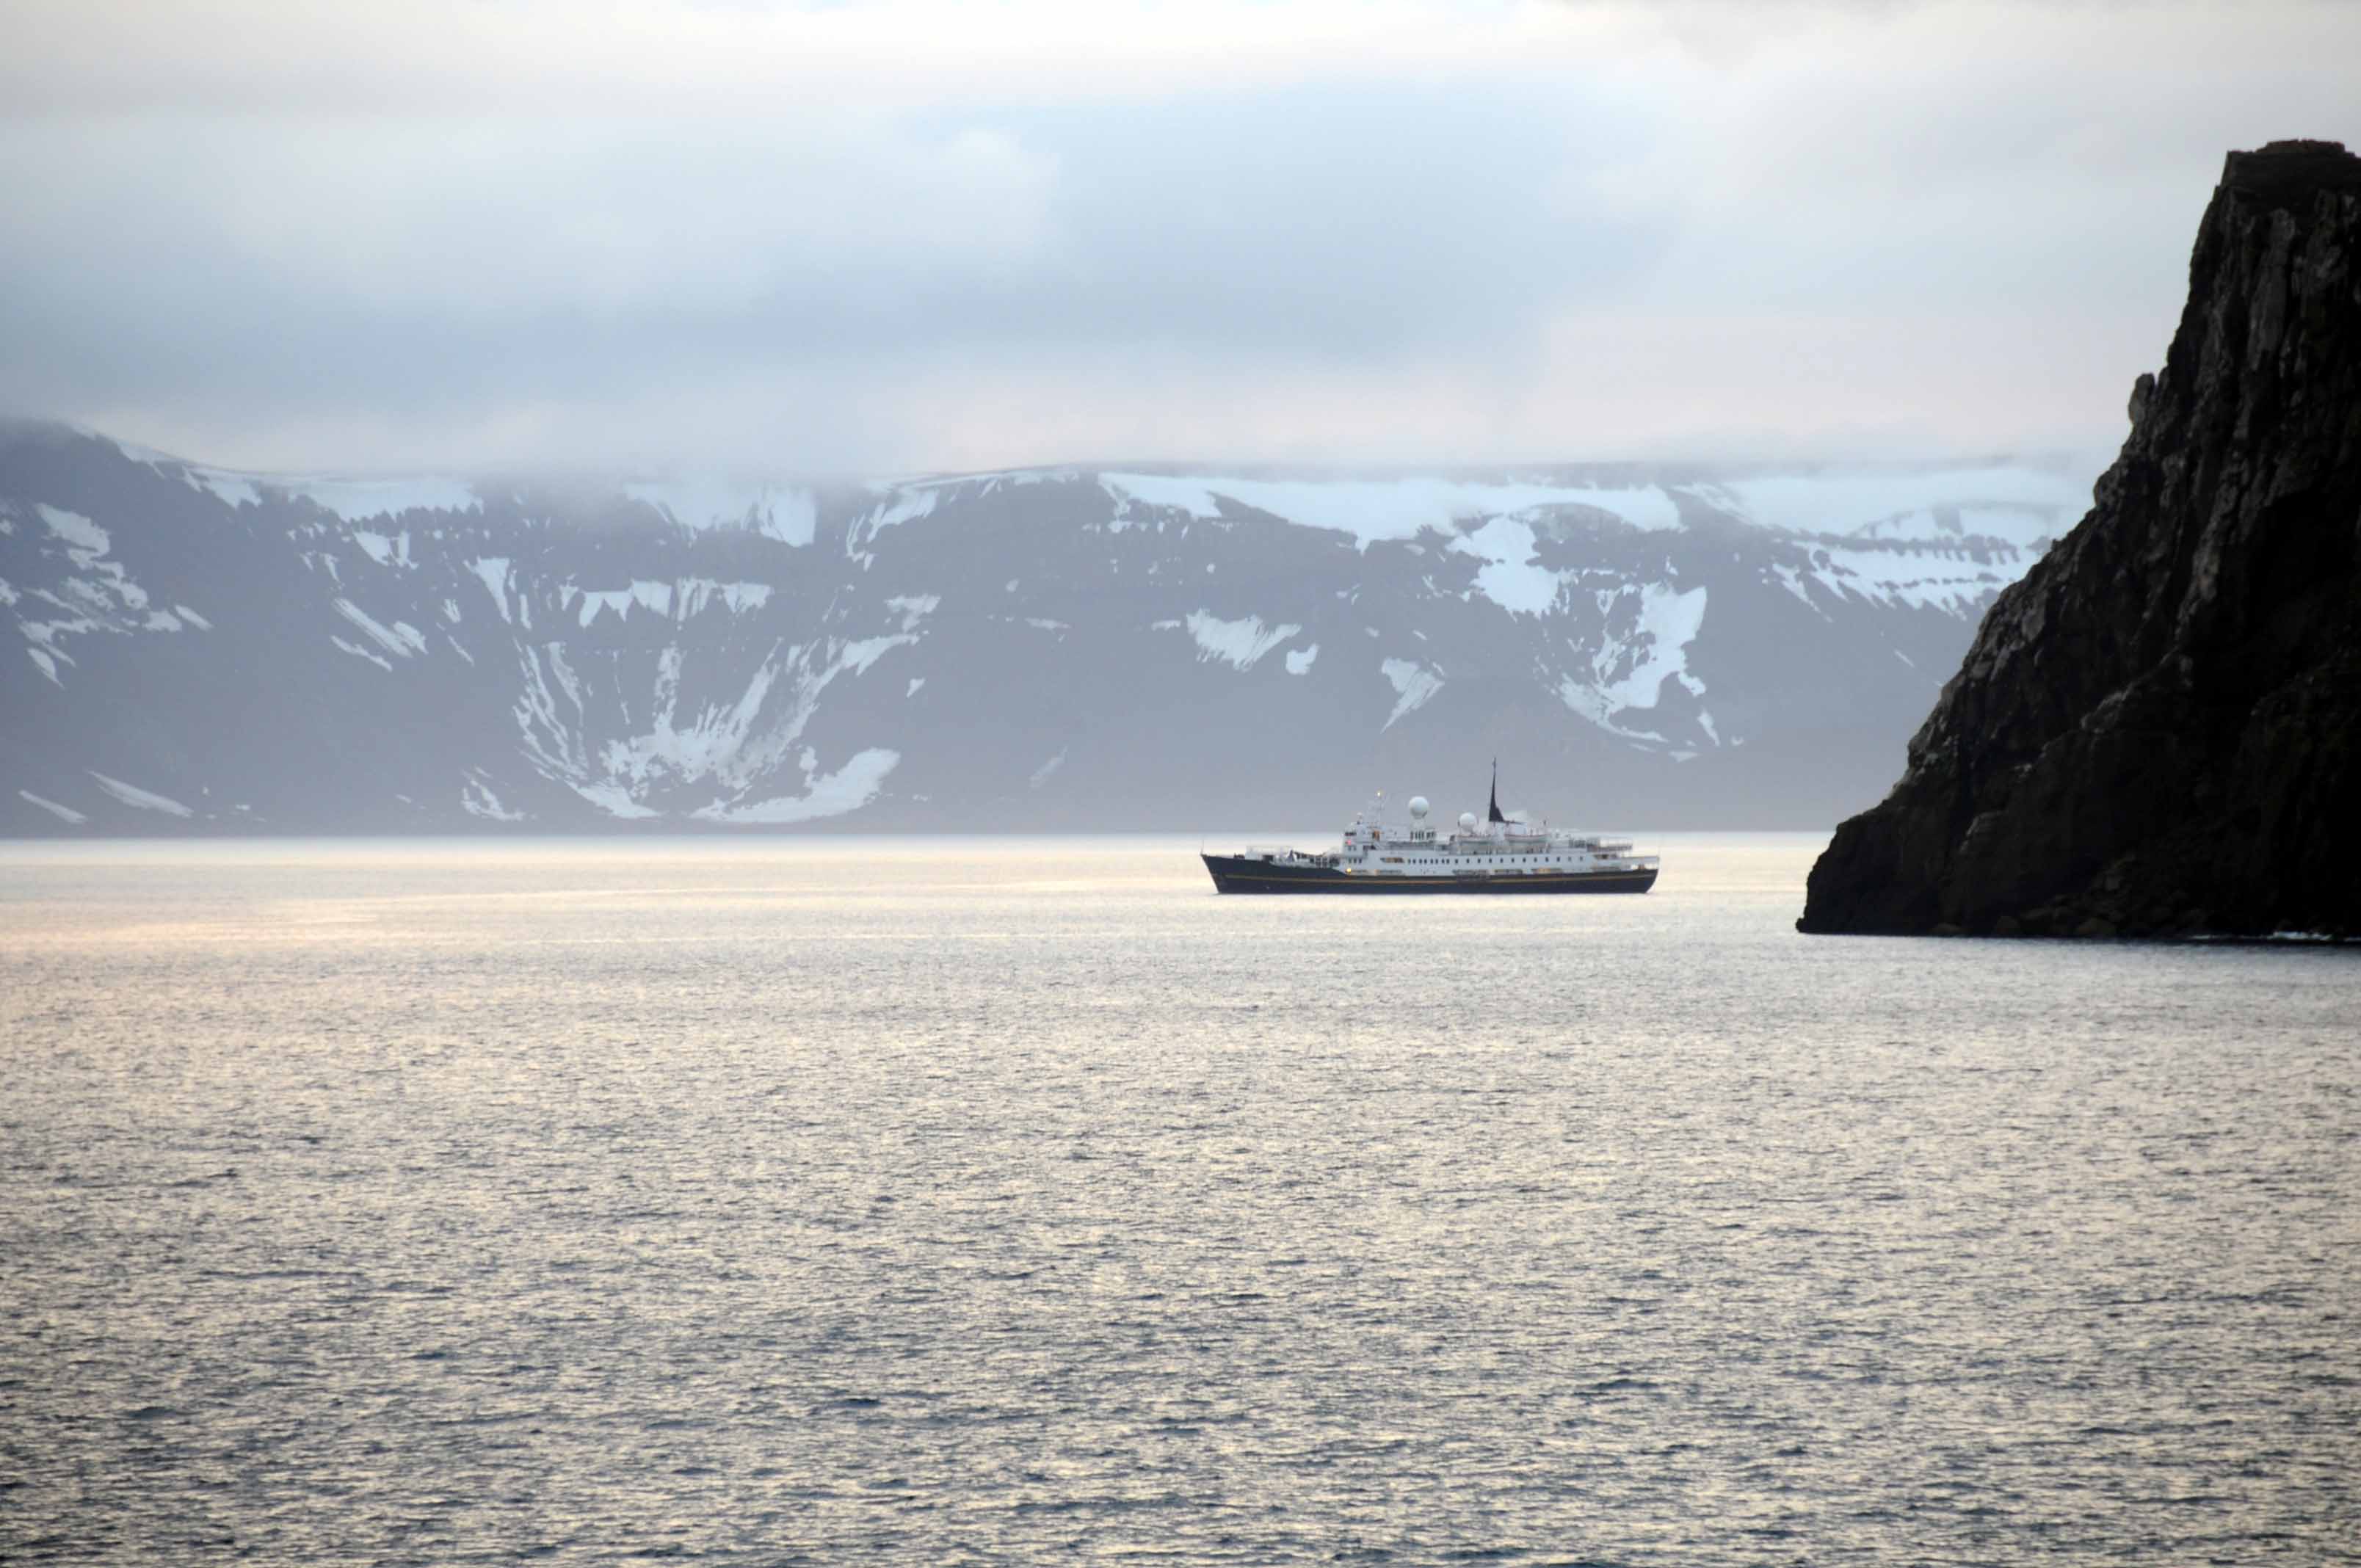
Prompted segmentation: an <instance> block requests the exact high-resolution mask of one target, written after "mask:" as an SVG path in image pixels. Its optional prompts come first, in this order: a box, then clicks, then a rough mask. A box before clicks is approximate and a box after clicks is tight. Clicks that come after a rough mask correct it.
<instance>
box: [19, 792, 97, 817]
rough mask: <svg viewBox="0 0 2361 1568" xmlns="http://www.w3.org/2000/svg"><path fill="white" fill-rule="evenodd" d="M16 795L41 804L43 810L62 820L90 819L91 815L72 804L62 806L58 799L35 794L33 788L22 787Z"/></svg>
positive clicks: (35, 803) (36, 804)
mask: <svg viewBox="0 0 2361 1568" xmlns="http://www.w3.org/2000/svg"><path fill="white" fill-rule="evenodd" d="M16 795H17V798H19V799H21V800H28V801H30V802H32V803H33V804H34V805H35V806H39V807H40V808H41V809H42V810H43V811H46V812H48V813H49V815H50V816H52V817H57V818H58V819H59V820H60V821H61V822H72V823H82V822H87V821H89V820H90V818H89V817H84V816H83V815H82V813H81V812H79V811H76V810H75V809H74V808H73V807H72V806H60V805H59V804H58V803H57V802H56V801H54V800H50V799H48V798H47V797H45V796H42V795H35V794H34V793H33V792H32V791H31V790H28V789H20V790H18V791H17V792H16Z"/></svg>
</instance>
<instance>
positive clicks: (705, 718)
mask: <svg viewBox="0 0 2361 1568" xmlns="http://www.w3.org/2000/svg"><path fill="white" fill-rule="evenodd" d="M2086 495H2087V489H2086V486H2085V483H2084V477H2083V476H2081V474H2080V473H2079V472H2077V471H2074V470H2071V469H2069V468H2067V467H2064V466H2048V465H2042V464H2034V463H2015V462H1997V461H1996V462H1990V463H1981V464H1973V465H1961V466H1949V467H1942V468H1906V469H1905V468H1886V469H1880V470H1874V471H1863V470H1850V471H1845V472H1834V471H1818V472H1815V471H1796V472H1788V473H1777V472H1767V471H1763V472H1748V471H1741V470H1737V469H1726V470H1706V469H1682V470H1675V469H1673V468H1669V467H1664V468H1655V469H1648V468H1638V467H1616V468H1607V467H1589V468H1571V467H1569V468H1554V469H1547V470H1533V471H1520V472H1517V473H1514V474H1509V473H1490V474H1477V473H1460V474H1450V475H1431V476H1400V475H1384V476H1370V475H1343V476H1336V475H1325V476H1315V475H1304V474H1285V473H1237V472H1223V473H1216V472H1213V471H1210V470H1208V471H1202V472H1201V471H1189V472H1171V471H1143V470H1136V469H1125V468H1054V469H1029V470H1025V471H1021V472H1009V473H1000V474H981V475H959V476H952V477H924V478H916V479H906V480H896V481H892V482H880V483H875V484H871V485H865V486H836V487H823V488H812V487H807V486H797V485H793V484H768V483H765V484H730V483H719V482H716V483H681V482H665V483H648V484H636V483H635V484H628V485H620V486H579V485H577V486H553V485H548V484H539V483H511V482H508V481H494V480H487V479H482V478H475V479H465V478H456V477H425V478H418V479H408V480H374V479H372V480H355V479H339V478H326V477H289V476H269V475H255V474H240V473H232V472H228V471H225V470H223V469H219V468H211V467H206V466H202V465H198V464H193V463H189V462H184V461H182V460H181V459H177V458H172V457H167V456H164V455H159V454H155V453H149V452H145V451H140V450H137V449H126V448H124V447H121V446H119V445H117V444H115V443H113V442H110V441H107V440H105V439H104V438H103V437H99V436H95V435H92V434H89V433H82V432H74V431H68V430H63V429H60V428H58V427H53V426H21V425H20V426H15V427H9V428H7V429H5V430H0V610H5V614H6V615H7V616H8V617H10V618H11V619H12V620H13V622H14V631H15V637H16V643H17V646H18V648H19V650H20V653H21V656H19V654H18V653H9V652H6V651H5V648H0V759H5V760H0V831H5V832H9V833H15V834H46V833H57V832H126V831H184V832H185V831H221V830H231V831H235V830H264V831H282V832H295V831H304V832H310V831H386V830H405V829H416V830H447V829H453V828H467V827H481V826H487V825H516V826H518V827H521V828H524V829H527V830H542V831H578V830H585V829H593V828H610V827H616V826H619V825H626V824H651V825H659V826H664V827H669V828H678V827H690V826H697V825H700V824H711V825H727V824H741V825H744V824H752V825H779V824H794V823H825V824H829V825H834V826H840V827H852V828H961V829H991V828H1045V827H1078V828H1081V827H1087V828H1160V829H1184V828H1203V827H1234V826H1236V825H1239V824H1251V823H1257V822H1259V823H1285V822H1295V823H1301V822H1306V821H1320V820H1325V819H1327V818H1328V817H1332V816H1336V815H1338V814H1341V813H1344V812H1346V811H1349V810H1350V809H1351V808H1352V807H1353V806H1356V805H1358V804H1359V803H1360V802H1361V801H1362V800H1363V799H1365V798H1366V797H1367V795H1368V793H1369V792H1370V791H1371V790H1372V789H1376V788H1389V789H1392V790H1395V791H1398V792H1401V793H1408V792H1409V791H1411V790H1413V789H1415V790H1421V791H1423V792H1425V793H1427V794H1429V795H1434V796H1435V797H1436V799H1437V801H1438V804H1443V805H1448V806H1450V808H1451V809H1452V810H1453V811H1456V810H1457V809H1459V807H1460V805H1461V804H1463V803H1465V802H1467V801H1471V800H1477V799H1478V797H1479V795H1480V791H1481V788H1482V786H1483V784H1484V782H1485V778H1486V774H1487V770H1488V763H1489V761H1490V759H1491V758H1492V757H1494V756H1495V755H1498V756H1499V758H1500V759H1501V766H1502V773H1503V777H1504V781H1505V783H1506V785H1507V790H1506V793H1508V794H1509V795H1510V796H1512V797H1513V802H1514V803H1517V804H1522V805H1526V806H1532V807H1533V808H1535V809H1536V810H1537V811H1542V812H1547V813H1549V814H1551V815H1553V816H1554V817H1556V818H1557V819H1558V820H1560V821H1561V822H1562V823H1566V824H1569V825H1571V824H1572V823H1574V822H1576V821H1577V820H1579V821H1581V822H1586V823H1589V824H1593V825H1615V824H1620V825H1629V826H1649V827H1676V826H1716V825H1728V826H1772V825H1787V824H1792V825H1798V826H1801V825H1815V826H1816V825H1819V824H1822V823H1825V822H1828V821H1830V820H1833V819H1834V817H1836V816H1837V815H1839V813H1840V812H1841V811H1843V810H1845V809H1850V807H1851V806H1854V805H1857V804H1858V803H1859V802H1860V801H1861V800H1863V799H1867V798H1871V797H1873V796H1874V795H1876V794H1877V793H1878V792H1879V791H1880V790H1882V789H1883V787H1884V786H1885V785H1886V784H1888V783H1890V782H1891V780H1892V778H1893V777H1894V773H1896V772H1897V771H1898V769H1899V767H1900V764H1901V760H1902V747H1903V742H1904V740H1905V738H1906V736H1907V734H1908V732H1909V730H1910V729H1911V728H1912V727H1913V726H1915V725H1916V722H1917V720H1918V718H1920V717H1921V716H1922V715H1923V714H1924V713H1925V712H1926V710H1927V707H1928V705H1929V704H1930V703H1931V702H1932V700H1933V698H1934V696H1935V693H1936V688H1937V685H1938V683H1939V681H1940V680H1941V679H1942V677H1943V675H1944V674H1946V673H1948V672H1949V671H1950V670H1951V669H1953V668H1954V667H1955V666H1956V665H1957V664H1958V663H1959V659H1960V653H1961V652H1962V650H1963V649H1964V648H1965V647H1966V645H1967V642H1968V640H1969V637H1970V634H1971V631H1972V630H1973V628H1974V625H1975V622H1976V620H1978V618H1979V617H1980V616H1981V614H1982V610H1983V609H1984V607H1985V605H1986V604H1987V603H1989V601H1990V599H1991V598H1992V596H1993V594H1994V593H1995V592H1997V591H1998V589H1999V588H2000V587H2002V586H2004V584H2006V583H2009V582H2011V581H2014V580H2015V578H2016V577H2017V576H2020V575H2021V574H2022V573H2023V572H2024V571H2025V570H2026V567H2027V566H2028V565H2030V564H2031V563H2032V562H2033V561H2034V560H2035V559H2036V558H2037V556H2038V554H2040V552H2041V551H2042V550H2043V549H2044V548H2045V547H2046V545H2047V543H2048V542H2049V541H2050V540H2051V539H2053V538H2055V537H2057V536H2059V534H2061V533H2062V532H2064V531H2065V530H2067V529H2068V528H2070V527H2071V526H2072V524H2073V523H2074V522H2075V521H2076V520H2077V519H2078V518H2079V517H2080V516H2081V511H2082V510H2083V504H2084V499H2085V497H2086Z"/></svg>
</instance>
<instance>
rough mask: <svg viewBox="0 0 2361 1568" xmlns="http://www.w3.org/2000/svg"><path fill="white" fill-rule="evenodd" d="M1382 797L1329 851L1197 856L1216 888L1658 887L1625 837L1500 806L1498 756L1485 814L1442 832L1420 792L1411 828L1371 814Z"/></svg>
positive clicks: (1646, 860) (1650, 866) (1470, 815)
mask: <svg viewBox="0 0 2361 1568" xmlns="http://www.w3.org/2000/svg"><path fill="white" fill-rule="evenodd" d="M1382 801H1383V797H1382V796H1381V797H1379V800H1378V803H1375V804H1373V805H1372V806H1368V807H1366V808H1364V809H1363V810H1360V811H1357V812H1356V813H1354V815H1353V821H1352V825H1351V826H1350V827H1348V828H1345V841H1344V843H1343V844H1342V845H1340V846H1339V847H1338V848H1336V849H1334V850H1296V849H1288V848H1279V847H1271V846H1265V845H1248V846H1247V847H1246V850H1244V851H1242V852H1241V853H1238V854H1235V855H1203V856H1201V857H1200V858H1201V859H1202V860H1203V861H1204V862H1205V870H1206V871H1208V872H1211V873H1212V874H1213V888H1214V891H1216V892H1218V893H1348V894H1349V893H1370V894H1405V893H1645V892H1647V891H1648V890H1649V889H1650V888H1652V887H1653V886H1655V885H1656V871H1657V866H1658V857H1656V856H1654V855H1642V854H1634V853H1633V852H1632V849H1631V843H1630V841H1628V840H1626V839H1607V838H1600V837H1598V836H1597V835H1593V834H1581V833H1565V832H1554V831H1552V830H1551V828H1550V827H1549V825H1548V824H1547V823H1545V822H1543V823H1537V824H1532V823H1528V822H1527V821H1526V820H1525V817H1524V814H1523V813H1522V812H1518V813H1515V814H1513V815H1512V814H1510V813H1507V812H1503V811H1502V810H1501V809H1500V769H1499V763H1497V762H1496V763H1494V764H1493V767H1492V800H1491V806H1490V809H1489V810H1488V813H1487V815H1486V817H1485V818H1484V820H1482V821H1480V822H1479V821H1477V817H1476V814H1475V813H1474V812H1472V811H1466V812H1462V813H1460V816H1459V830H1458V831H1457V832H1455V833H1453V834H1451V835H1449V836H1448V837H1444V836H1442V835H1440V834H1438V833H1437V831H1436V830H1435V828H1433V826H1431V825H1430V824H1429V823H1428V821H1427V816H1428V811H1429V807H1428V805H1427V801H1426V797H1425V796H1424V795H1412V796H1411V801H1410V824H1409V826H1407V827H1389V826H1387V825H1385V824H1384V823H1382V822H1379V821H1378V820H1377V817H1378V815H1379V811H1380V808H1381V806H1382Z"/></svg>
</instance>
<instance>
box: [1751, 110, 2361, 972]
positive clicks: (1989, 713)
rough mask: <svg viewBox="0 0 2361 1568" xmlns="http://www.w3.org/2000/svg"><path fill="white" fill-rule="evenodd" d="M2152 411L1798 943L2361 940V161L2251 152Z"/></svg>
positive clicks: (1986, 637) (2137, 412)
mask: <svg viewBox="0 0 2361 1568" xmlns="http://www.w3.org/2000/svg"><path fill="white" fill-rule="evenodd" d="M2132 415H2133V420H2134V425H2133V429H2132V433H2131V436H2130V439H2129V440H2128V441H2126V442H2125V444H2124V449H2123V454H2122V455H2121V456H2120V457H2118V458H2117V459H2116V461H2115V464H2114V466H2113V467H2112V468H2110V469H2109V470H2108V471H2107V473H2106V474H2105V475H2104V476H2103V477H2102V478H2101V479H2100V481H2099V484H2098V487H2097V493H2096V498H2095V499H2096V501H2097V504H2096V505H2095V506H2094V507H2092V510H2091V511H2090V513H2089V515H2088V516H2086V517H2085V518H2084V519H2083V520H2082V522H2081V525H2080V526H2079V527H2077V528H2076V529H2075V530H2074V532H2072V533H2070V535H2068V537H2067V538H2066V539H2065V540H2064V541H2063V542H2062V543H2059V545H2058V546H2056V547H2055V548H2054V549H2053V550H2052V551H2051V552H2050V553H2049V554H2048V556H2047V557H2046V558H2045V559H2044V560H2042V561H2041V562H2040V563H2038V564H2037V565H2036V566H2035V567H2034V568H2033V570H2032V571H2031V572H2030V573H2029V574H2028V575H2027V576H2026V577H2025V578H2024V579H2023V580H2022V581H2021V582H2018V583H2016V584H2015V585H2014V586H2012V587H2009V588H2007V589H2006V590H2004V592H2003V593H2002V594H2001V596H2000V597H1999V598H1997V599H1996V600H1994V602H1993V607H1992V609H1991V611H1990V612H1989V613H1988V614H1987V615H1986V617H1985V619H1984V622H1983V626H1982V630H1980V631H1979V632H1978V633H1977V636H1976V640H1975V641H1974V643H1973V645H1972V646H1971V648H1970V650H1969V652H1968V655H1967V659H1966V662H1965V663H1963V664H1962V665H1961V667H1960V672H1959V674H1956V675H1954V676H1953V677H1952V678H1951V681H1950V683H1949V685H1946V686H1945V687H1944V689H1943V694H1942V696H1941V697H1940V698H1939V699H1938V701H1937V703H1936V705H1935V710H1934V712H1933V714H1932V715H1931V716H1929V717H1928V718H1927V722H1926V725H1925V727H1924V728H1922V729H1920V730H1919V731H1918V733H1917V735H1916V737H1915V738H1914V739H1913V740H1911V742H1910V749H1909V769H1908V772H1907V773H1905V775H1904V777H1903V779H1902V782H1901V783H1900V784H1896V785H1895V786H1894V792H1893V793H1892V794H1891V795H1888V796H1887V798H1886V799H1885V801H1884V802H1883V804H1882V805H1880V806H1877V807H1875V808H1874V809H1873V810H1871V811H1868V812H1865V813H1863V814H1862V815H1861V816H1859V817H1853V818H1852V819H1851V820H1850V821H1848V822H1846V823H1845V824H1844V825H1843V826H1842V827H1840V828H1838V830H1837V835H1836V839H1835V841H1834V842H1833V843H1832V844H1830V845H1829V847H1828V851H1827V852H1826V853H1825V854H1824V855H1822V856H1821V857H1820V861H1819V863H1818V864H1817V866H1815V867H1814V868H1813V871H1812V875H1811V883H1810V890H1809V893H1808V894H1807V897H1806V904H1805V909H1804V916H1803V918H1802V919H1800V920H1798V921H1797V922H1796V927H1797V928H1798V929H1800V930H1804V931H1818V932H1859V933H1871V932H1889V933H1938V932H1940V933H1944V934H1949V932H1951V931H1964V932H1978V933H1981V932H1989V933H1994V934H1998V935H2004V936H2005V935H2015V934H2019V933H2023V934H2027V935H2059V936H2065V935H2083V936H2112V935H2117V934H2121V935H2127V936H2129V935H2161V934H2167V933H2174V932H2194V931H2215V932H2224V933H2259V932H2269V931H2277V930H2303V931H2314V932H2324V933H2332V934H2336V935H2341V936H2346V937H2352V936H2361V576H2356V562H2361V158H2355V157H2354V156H2352V155H2351V154H2349V153H2347V152H2346V151H2345V149H2344V148H2343V147H2341V146H2339V145H2337V144H2335V143H2331V142H2309V141H2300V142H2274V143H2272V144H2271V145H2269V146H2268V147H2266V148H2262V149H2261V150H2260V151H2257V152H2240V153H2232V154H2231V155H2230V158H2229V161H2228V166H2227V168H2226V169H2225V170H2224V174H2223V179H2222V184H2221V186H2220V188H2219V189H2218V190H2216V191H2215V192H2214V194H2213V202H2212V203H2211V204H2210V205H2209V206H2208V207H2207V209H2206V212H2205V218H2204V222H2203V225H2202V227H2201V228H2200V230H2199V232H2198V236H2197V247H2196V252H2195V254H2194V256H2193V257H2192V258H2191V262H2190V293H2189V303H2188V305H2187V307H2186V309H2185V310H2184V311H2183V313H2182V314H2181V318H2180V327H2179V329H2178V330H2177V332H2176V333H2175V334H2174V336H2173V341H2172V348H2171V352H2170V355H2169V357H2168V358H2167V359H2166V361H2165V366H2164V369H2163V371H2162V372H2161V373H2160V374H2158V376H2157V377H2156V378H2155V379H2154V382H2153V384H2152V385H2151V384H2150V381H2149V378H2147V377H2146V376H2143V377H2141V378H2140V384H2139V385H2138V386H2137V387H2136V388H2135V389H2134V391H2133V395H2132Z"/></svg>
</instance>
